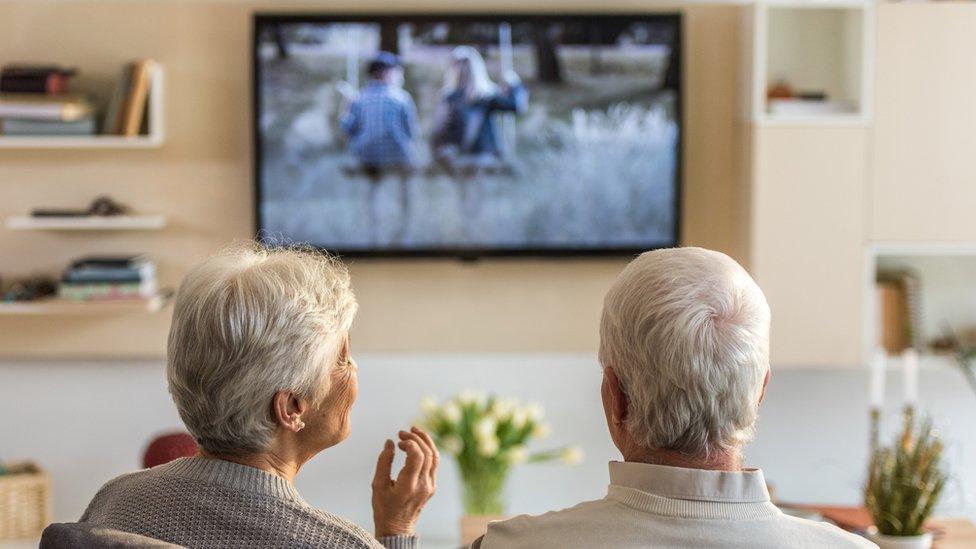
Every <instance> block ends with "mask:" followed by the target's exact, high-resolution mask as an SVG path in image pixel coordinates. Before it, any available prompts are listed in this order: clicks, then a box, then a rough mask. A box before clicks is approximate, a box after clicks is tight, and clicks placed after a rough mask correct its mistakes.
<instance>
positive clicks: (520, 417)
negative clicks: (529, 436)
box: [512, 408, 529, 429]
mask: <svg viewBox="0 0 976 549" xmlns="http://www.w3.org/2000/svg"><path fill="white" fill-rule="evenodd" d="M528 421H529V416H527V415H526V414H525V410H522V409H521V408H516V409H515V411H513V412H512V426H513V427H515V428H516V429H521V428H522V427H525V424H526V423H528Z"/></svg>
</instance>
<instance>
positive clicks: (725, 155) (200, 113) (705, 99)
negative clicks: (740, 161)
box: [0, 0, 744, 357]
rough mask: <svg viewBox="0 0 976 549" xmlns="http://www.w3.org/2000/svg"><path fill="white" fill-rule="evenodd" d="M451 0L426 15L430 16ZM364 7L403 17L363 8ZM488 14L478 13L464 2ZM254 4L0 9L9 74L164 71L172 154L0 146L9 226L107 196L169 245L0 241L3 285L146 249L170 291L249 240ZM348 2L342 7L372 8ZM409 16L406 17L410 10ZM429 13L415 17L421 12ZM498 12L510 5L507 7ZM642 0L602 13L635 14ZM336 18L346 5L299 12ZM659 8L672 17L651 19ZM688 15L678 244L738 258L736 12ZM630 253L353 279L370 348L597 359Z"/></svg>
mask: <svg viewBox="0 0 976 549" xmlns="http://www.w3.org/2000/svg"><path fill="white" fill-rule="evenodd" d="M459 4H460V3H459V2H446V1H445V2H433V3H432V2H427V3H425V4H424V5H423V6H426V7H428V8H430V9H435V10H441V11H444V10H449V9H456V7H457V6H458V5H459ZM365 5H366V6H367V7H370V6H371V7H372V9H382V8H383V6H387V9H390V8H389V6H391V5H396V4H395V3H388V2H372V4H368V3H366V4H365ZM463 5H464V6H466V8H467V7H468V6H470V7H469V8H467V9H470V10H474V11H478V9H479V5H478V4H474V3H463ZM280 6H281V4H280V3H278V4H270V3H265V4H259V3H246V2H230V1H223V2H188V1H173V2H159V1H143V2H101V1H100V2H67V1H34V0H29V1H13V2H4V3H0V61H3V62H6V61H12V60H39V61H55V62H59V63H64V64H69V65H77V66H79V67H81V69H82V77H81V78H80V79H79V87H89V88H91V89H95V90H100V91H103V92H104V91H105V90H108V89H110V87H111V80H112V79H113V78H114V77H115V75H116V73H117V72H118V70H119V68H120V66H121V64H122V63H123V62H124V61H126V60H128V59H131V58H136V57H151V58H154V59H157V60H159V61H160V62H161V63H162V64H163V65H164V66H165V67H166V70H167V88H166V112H167V120H166V130H167V136H168V139H167V143H166V145H165V147H163V148H162V149H159V150H146V151H140V150H114V151H113V150H97V151H61V150H48V151H14V150H0V196H2V197H3V200H0V218H6V217H8V216H10V215H15V214H23V213H26V212H27V211H28V210H29V209H30V208H31V207H35V206H42V205H43V206H65V207H76V206H80V205H84V204H86V203H87V202H88V201H89V200H90V199H91V198H93V197H94V196H96V195H98V194H100V193H108V194H111V195H112V196H114V197H116V198H117V199H119V200H121V201H123V202H125V203H128V204H131V205H132V206H134V207H135V208H138V209H140V210H143V211H147V212H159V213H163V214H166V215H167V216H168V218H169V225H168V227H167V228H166V229H165V230H164V231H162V232H146V233H117V234H109V235H93V234H69V233H42V232H11V231H9V230H7V229H5V228H0V258H2V262H0V274H2V275H3V276H16V275H23V274H27V273H33V272H38V273H56V272H58V271H59V270H60V269H62V268H63V267H64V265H65V264H66V262H67V261H68V260H69V259H71V258H73V257H77V256H80V255H84V254H89V253H120V252H122V253H128V252H143V251H145V252H149V253H150V254H151V255H152V256H153V257H155V258H156V259H157V261H158V263H159V266H160V269H161V278H162V281H163V282H164V283H165V284H166V285H170V286H172V285H175V284H176V283H177V282H178V280H179V278H180V275H181V273H183V272H184V271H185V270H186V269H187V267H188V266H189V265H191V264H192V263H193V262H194V261H197V260H199V259H200V258H202V257H205V256H206V255H207V254H209V253H211V252H212V251H213V250H215V249H217V248H219V247H221V246H223V245H225V244H226V243H228V242H230V241H232V240H234V239H243V238H248V237H249V236H250V234H251V212H252V208H253V206H252V197H251V193H252V191H251V153H250V151H251V140H250V120H251V110H250V91H249V90H250V66H249V50H250V42H249V40H250V16H251V13H252V11H253V10H254V9H256V8H257V9H264V10H268V9H280ZM363 6H364V3H347V4H346V7H347V9H353V10H354V9H359V10H363V9H367V8H366V7H363ZM418 6H420V5H418V4H416V3H413V4H409V3H400V4H399V5H396V7H397V8H398V9H399V11H409V10H411V9H418ZM423 6H420V7H423ZM506 6H508V7H507V8H506ZM595 6H596V5H595V4H592V3H588V2H579V1H569V2H560V3H556V2H541V3H538V4H535V5H534V6H533V5H531V4H527V3H525V2H513V1H508V2H501V3H499V2H491V3H482V4H481V5H480V9H481V10H482V11H489V10H490V11H498V10H501V9H514V10H529V11H541V12H547V11H554V10H557V9H558V10H559V11H560V12H565V11H567V10H577V11H585V10H593V9H596V8H595ZM640 6H641V4H640V3H637V2H618V3H616V4H612V5H611V7H605V5H603V4H601V6H600V8H599V9H601V10H604V9H607V10H617V11H637V10H640V9H643V8H641V7H640ZM299 7H302V8H304V9H307V10H319V11H327V10H328V9H333V10H336V9H338V8H336V3H329V4H326V3H320V4H314V3H309V4H302V5H299ZM654 9H658V10H666V9H667V8H657V7H656V8H654ZM681 9H682V11H683V12H684V13H685V15H686V20H685V29H686V35H685V46H686V51H685V54H686V55H685V75H686V80H685V85H686V91H685V97H686V107H685V112H686V114H685V117H686V122H687V125H686V134H685V165H684V173H685V181H684V195H683V204H684V208H683V216H684V231H683V233H684V236H683V238H684V242H685V243H687V244H696V245H703V246H708V247H712V248H717V249H719V250H723V251H727V252H729V253H732V254H733V255H737V256H738V255H740V254H741V253H743V252H744V250H743V249H742V248H743V247H744V246H742V245H741V239H740V238H738V236H737V235H740V236H741V235H742V234H743V231H742V227H741V223H742V219H741V218H740V216H738V215H737V214H736V207H737V205H736V204H737V203H736V196H737V189H736V184H735V179H734V172H735V161H734V158H735V152H736V151H735V145H734V139H733V133H734V128H733V108H734V105H735V97H734V89H735V77H736V76H735V75H736V65H735V61H736V59H737V57H736V55H737V53H736V51H737V40H738V37H737V24H738V17H737V10H738V8H736V7H731V6H724V7H717V6H716V7H706V6H693V7H685V8H681ZM625 262H626V258H618V259H600V260H598V259H585V260H488V261H481V262H477V263H474V264H464V263H460V262H457V261H452V260H430V261H428V260H424V261H375V260H373V261H366V260H358V261H356V262H355V263H354V264H353V266H352V271H353V277H354V283H355V286H356V289H357V293H358V295H359V298H360V301H361V303H362V308H361V311H362V312H361V315H360V318H359V321H358V322H357V324H356V327H355V341H356V344H357V346H358V347H359V349H360V350H370V351H470V352H477V351H500V352H502V351H541V352H591V351H593V350H594V349H595V347H596V342H597V337H596V326H597V321H598V315H599V309H600V303H601V298H602V294H603V292H604V290H605V289H606V287H607V286H608V285H609V283H610V281H611V280H612V279H613V277H614V275H615V274H616V272H617V271H618V270H619V269H620V268H621V267H622V266H623V265H624V263H625ZM167 323H168V313H166V314H159V315H139V314H137V315H129V316H125V317H104V318H99V317H83V318H70V317H40V318H26V317H3V318H0V354H2V355H4V356H61V357H82V356H161V355H162V353H163V350H164V345H165V334H166V330H167Z"/></svg>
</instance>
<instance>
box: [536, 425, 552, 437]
mask: <svg viewBox="0 0 976 549" xmlns="http://www.w3.org/2000/svg"><path fill="white" fill-rule="evenodd" d="M551 434H552V426H551V425H549V424H548V423H544V422H543V423H536V424H535V426H534V427H533V428H532V436H534V437H535V438H546V437H548V436H549V435H551Z"/></svg>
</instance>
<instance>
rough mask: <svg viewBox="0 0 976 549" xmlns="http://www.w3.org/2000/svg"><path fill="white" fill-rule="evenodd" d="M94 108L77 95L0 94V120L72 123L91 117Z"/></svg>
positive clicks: (81, 96)
mask: <svg viewBox="0 0 976 549" xmlns="http://www.w3.org/2000/svg"><path fill="white" fill-rule="evenodd" d="M93 111H94V108H93V107H92V104H91V103H90V102H89V101H88V99H87V98H86V97H85V96H83V95H79V94H62V95H40V94H30V93H3V94H0V118H27V119H31V120H56V121H62V122H72V121H76V120H81V119H82V118H85V117H89V116H92V113H93Z"/></svg>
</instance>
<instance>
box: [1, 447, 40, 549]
mask: <svg viewBox="0 0 976 549" xmlns="http://www.w3.org/2000/svg"><path fill="white" fill-rule="evenodd" d="M2 468H3V474H0V539H18V538H39V537H40V536H41V531H43V530H44V528H45V527H46V526H47V525H48V524H50V523H51V479H50V478H49V477H48V476H47V474H45V473H44V472H43V471H41V469H40V468H39V467H38V466H37V465H35V464H33V463H29V462H25V463H8V464H5V465H3V467H2Z"/></svg>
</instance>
